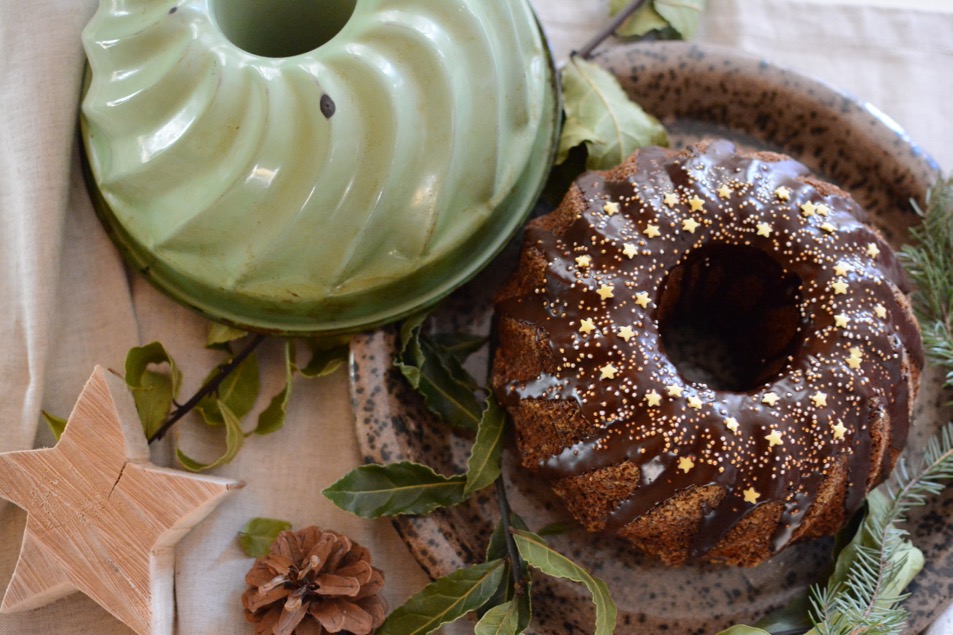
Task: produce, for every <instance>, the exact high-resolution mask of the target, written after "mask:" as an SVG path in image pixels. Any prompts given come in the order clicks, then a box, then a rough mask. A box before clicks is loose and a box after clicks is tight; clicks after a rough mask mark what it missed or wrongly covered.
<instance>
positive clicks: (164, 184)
mask: <svg viewBox="0 0 953 635" xmlns="http://www.w3.org/2000/svg"><path fill="white" fill-rule="evenodd" d="M83 41H84V46H85V49H86V53H87V57H88V61H89V72H88V75H87V85H86V87H85V94H84V99H83V104H82V116H81V129H82V136H83V142H84V148H85V151H86V157H87V162H88V168H89V169H88V174H89V177H90V190H91V193H92V196H93V199H94V201H95V202H96V207H97V210H98V213H99V214H100V216H101V218H102V220H103V222H104V224H105V226H106V228H107V230H108V232H109V233H110V235H111V236H112V238H113V240H114V241H115V242H116V244H117V246H118V247H119V249H120V251H121V252H122V253H123V255H124V256H125V257H126V259H127V261H128V262H129V263H130V265H131V266H133V267H134V268H135V269H137V270H139V271H140V272H142V273H144V274H145V275H146V276H147V278H148V279H149V280H150V281H151V282H152V283H154V284H155V285H156V286H157V287H158V288H160V289H161V290H163V291H164V292H166V293H167V294H169V295H170V296H172V297H173V298H175V299H176V300H178V301H180V302H182V303H184V304H186V305H189V306H191V307H192V308H194V309H196V310H198V311H200V312H202V313H203V314H205V315H207V316H209V317H211V318H212V319H215V320H217V321H221V322H225V323H230V324H233V325H236V326H239V327H243V328H247V329H249V330H255V331H262V332H279V333H287V334H321V333H332V332H348V331H356V330H360V329H365V328H368V327H372V326H375V325H378V324H382V323H385V322H389V321H393V320H395V319H398V318H400V317H403V316H406V315H408V314H411V313H414V312H416V311H418V310H421V309H422V308H425V307H427V306H430V305H433V304H435V303H436V302H437V301H439V300H440V299H441V298H443V297H444V296H446V295H447V294H448V293H450V292H451V291H453V290H454V289H455V288H456V287H458V286H459V285H460V284H462V283H463V282H465V281H466V280H467V279H469V278H470V277H471V276H472V275H473V274H474V273H476V272H477V271H478V270H479V269H480V268H482V266H483V265H485V264H486V263H487V262H488V261H489V260H490V259H492V257H493V256H495V255H496V253H498V251H499V250H500V249H501V248H502V246H503V245H504V244H505V243H506V242H507V241H508V240H509V238H510V237H511V236H512V235H513V234H514V233H515V232H516V231H517V230H518V228H519V227H520V226H521V225H522V222H523V221H524V220H525V218H526V215H527V213H528V211H529V209H530V208H531V207H532V205H533V204H534V202H535V200H536V198H537V197H538V195H539V191H540V190H541V188H542V185H543V182H544V180H545V178H546V175H547V173H548V171H549V167H550V165H551V157H552V153H553V147H554V140H555V137H556V134H557V128H558V114H559V107H558V91H557V90H556V89H555V86H554V84H555V73H554V71H553V65H552V58H551V56H550V53H549V50H548V49H547V47H546V43H545V41H544V39H543V36H542V34H541V32H540V29H539V26H538V24H537V22H536V20H535V18H534V15H533V13H532V10H531V8H530V6H529V4H528V2H526V0H511V1H509V2H496V1H493V0H441V1H439V2H434V1H432V0H400V1H399V2H398V1H396V0H327V1H325V2H301V1H300V0H259V1H257V2H251V1H250V0H161V1H160V0H102V2H101V5H100V7H99V9H98V11H97V12H96V14H95V15H94V17H93V18H92V20H91V21H90V23H89V24H88V25H87V28H86V29H85V31H84V34H83Z"/></svg>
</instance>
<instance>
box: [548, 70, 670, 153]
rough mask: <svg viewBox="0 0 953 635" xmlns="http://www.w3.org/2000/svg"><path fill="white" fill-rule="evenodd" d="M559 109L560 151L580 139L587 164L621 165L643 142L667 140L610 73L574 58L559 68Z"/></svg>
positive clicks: (658, 142)
mask: <svg viewBox="0 0 953 635" xmlns="http://www.w3.org/2000/svg"><path fill="white" fill-rule="evenodd" d="M562 83H563V108H564V110H565V113H566V122H565V124H564V131H565V132H564V136H563V137H562V138H561V139H560V144H559V156H562V157H565V156H567V155H568V151H569V149H570V148H571V147H572V146H573V145H578V143H579V142H584V143H585V145H586V149H587V151H588V157H587V159H586V167H587V168H588V169H590V170H605V169H609V168H612V167H615V166H616V165H618V164H620V163H621V162H622V161H623V160H625V159H626V158H627V157H628V156H629V155H630V154H632V152H633V151H635V150H636V149H638V148H641V147H644V146H648V145H668V135H667V134H666V132H665V128H664V126H662V124H661V122H659V120H658V119H656V118H655V117H653V116H651V115H649V114H648V113H647V112H645V111H644V110H643V109H642V107H641V106H639V105H638V104H636V103H635V102H633V101H632V100H630V99H629V96H628V95H627V94H626V93H625V91H624V90H623V89H622V86H621V85H620V84H619V81H618V80H617V79H616V77H615V76H614V75H612V74H611V73H609V72H608V71H607V70H605V69H604V68H602V67H600V66H597V65H596V64H593V63H592V62H587V61H585V60H583V59H580V58H579V57H572V58H570V60H569V62H567V64H566V65H565V66H564V67H563V71H562Z"/></svg>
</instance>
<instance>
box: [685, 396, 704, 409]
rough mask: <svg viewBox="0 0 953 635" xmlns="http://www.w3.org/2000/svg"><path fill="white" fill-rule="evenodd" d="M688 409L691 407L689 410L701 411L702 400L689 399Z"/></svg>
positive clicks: (696, 398)
mask: <svg viewBox="0 0 953 635" xmlns="http://www.w3.org/2000/svg"><path fill="white" fill-rule="evenodd" d="M688 407H689V408H693V409H695V410H701V409H702V400H701V399H699V398H698V397H689V398H688Z"/></svg>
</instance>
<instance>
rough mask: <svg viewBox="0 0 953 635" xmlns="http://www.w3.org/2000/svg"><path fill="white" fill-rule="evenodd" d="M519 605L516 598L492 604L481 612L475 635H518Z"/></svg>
mask: <svg viewBox="0 0 953 635" xmlns="http://www.w3.org/2000/svg"><path fill="white" fill-rule="evenodd" d="M519 620H520V607H519V603H518V602H517V601H516V600H509V601H508V602H504V603H503V604H498V605H497V606H494V607H493V608H491V609H490V610H489V611H487V612H486V613H484V614H483V617H482V618H480V621H479V622H477V625H476V630H475V631H474V634H475V635H518V634H519V633H522V632H523V629H520V627H519V626H520V623H519Z"/></svg>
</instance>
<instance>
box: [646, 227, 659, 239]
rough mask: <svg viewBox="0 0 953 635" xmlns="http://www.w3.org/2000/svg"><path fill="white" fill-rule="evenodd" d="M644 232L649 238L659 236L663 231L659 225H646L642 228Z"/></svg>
mask: <svg viewBox="0 0 953 635" xmlns="http://www.w3.org/2000/svg"><path fill="white" fill-rule="evenodd" d="M642 233H643V234H645V235H646V236H648V237H649V238H657V237H659V236H661V235H662V232H660V231H659V229H658V225H646V226H645V229H643V230H642Z"/></svg>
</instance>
